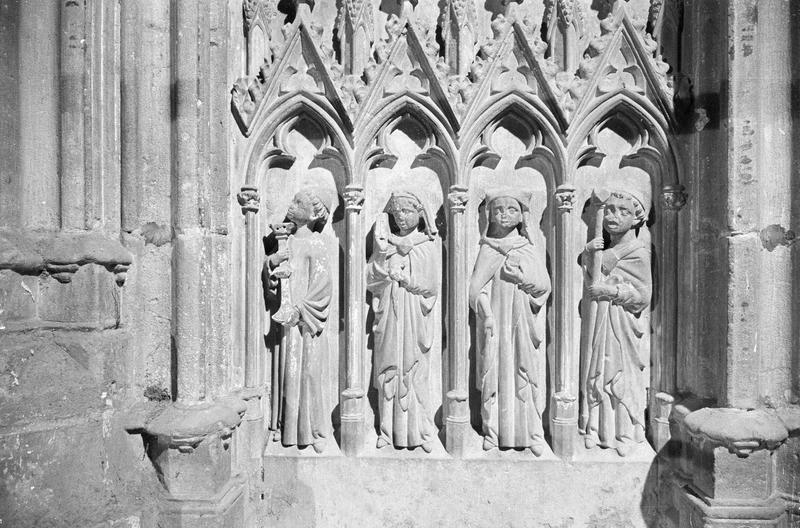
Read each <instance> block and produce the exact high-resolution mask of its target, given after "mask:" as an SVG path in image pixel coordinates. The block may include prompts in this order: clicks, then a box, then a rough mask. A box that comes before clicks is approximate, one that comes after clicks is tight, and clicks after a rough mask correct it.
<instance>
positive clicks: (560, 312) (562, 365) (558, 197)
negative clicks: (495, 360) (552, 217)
mask: <svg viewBox="0 0 800 528" xmlns="http://www.w3.org/2000/svg"><path fill="white" fill-rule="evenodd" d="M553 198H554V205H555V207H556V211H557V213H556V214H557V218H556V262H557V268H556V275H555V280H554V284H555V285H556V286H554V288H553V293H554V296H555V299H554V304H555V313H556V316H555V324H556V336H557V337H556V340H555V341H556V352H555V360H556V365H555V368H554V369H553V370H552V372H555V380H554V388H553V391H552V397H551V400H550V408H551V413H552V414H551V416H552V431H551V438H552V443H553V445H552V448H553V452H554V453H555V454H556V455H558V456H560V457H562V458H567V459H569V458H571V457H572V456H573V455H574V453H575V449H576V446H577V441H578V390H577V389H578V370H579V369H578V361H579V355H578V347H577V345H576V343H574V342H573V338H572V336H573V333H574V332H573V328H572V324H571V321H572V313H571V308H570V306H569V303H570V299H571V298H572V293H571V291H570V287H569V285H568V281H564V280H561V279H560V278H559V277H564V276H566V262H567V260H568V259H569V258H570V255H569V254H568V251H567V248H569V247H572V244H571V237H572V233H573V231H574V229H573V211H574V208H575V187H574V186H573V185H571V184H562V185H560V186H559V187H558V188H557V189H556V191H555V195H554V197H553Z"/></svg>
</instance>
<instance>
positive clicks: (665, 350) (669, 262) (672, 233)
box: [650, 185, 687, 451]
mask: <svg viewBox="0 0 800 528" xmlns="http://www.w3.org/2000/svg"><path fill="white" fill-rule="evenodd" d="M660 200H661V237H662V243H661V246H662V248H663V249H662V254H661V259H660V261H661V269H662V270H663V271H662V275H663V277H664V283H663V284H664V285H663V287H662V289H661V295H662V303H663V310H662V312H661V313H662V315H661V329H662V336H661V339H662V341H661V343H662V346H661V352H660V354H657V355H655V356H654V357H653V358H652V362H653V364H652V369H653V372H652V373H651V376H650V378H651V380H653V383H652V385H651V386H652V390H651V397H650V435H651V439H652V443H653V448H654V449H655V450H656V451H659V450H660V449H661V448H663V447H664V446H665V445H666V444H667V442H668V441H669V439H670V434H671V433H670V424H669V418H670V415H671V414H672V407H673V403H674V398H675V396H676V395H677V392H678V387H677V375H678V373H677V371H678V368H677V349H678V328H677V327H678V309H679V307H678V291H677V284H678V273H679V271H678V270H679V269H680V264H679V262H678V243H679V241H678V231H679V221H678V213H679V212H680V211H681V209H683V207H684V205H686V200H687V195H686V191H685V190H684V187H683V185H666V186H664V188H663V189H662V191H661V198H660Z"/></svg>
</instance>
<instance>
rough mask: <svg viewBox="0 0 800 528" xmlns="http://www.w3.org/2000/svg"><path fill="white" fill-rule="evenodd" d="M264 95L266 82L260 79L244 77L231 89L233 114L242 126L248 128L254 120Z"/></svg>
mask: <svg viewBox="0 0 800 528" xmlns="http://www.w3.org/2000/svg"><path fill="white" fill-rule="evenodd" d="M263 97H264V84H263V82H261V80H260V79H257V78H253V77H242V78H240V79H237V80H236V82H235V83H234V84H233V88H232V89H231V102H232V104H233V115H234V117H235V118H236V120H237V121H238V122H239V124H240V125H241V126H242V128H244V129H247V128H248V127H249V126H250V123H251V122H252V121H253V116H254V115H255V112H256V109H257V108H258V103H260V102H261V99H262V98H263Z"/></svg>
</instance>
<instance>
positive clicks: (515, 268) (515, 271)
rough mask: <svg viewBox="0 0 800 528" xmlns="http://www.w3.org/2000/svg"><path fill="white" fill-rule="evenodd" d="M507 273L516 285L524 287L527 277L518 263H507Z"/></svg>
mask: <svg viewBox="0 0 800 528" xmlns="http://www.w3.org/2000/svg"><path fill="white" fill-rule="evenodd" d="M505 272H506V275H507V276H508V278H509V279H511V282H513V283H514V284H520V285H522V283H523V282H524V280H525V276H524V275H523V274H522V268H521V267H520V266H519V263H518V262H507V263H506V269H505Z"/></svg>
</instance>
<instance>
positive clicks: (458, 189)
mask: <svg viewBox="0 0 800 528" xmlns="http://www.w3.org/2000/svg"><path fill="white" fill-rule="evenodd" d="M468 200H469V194H468V193H467V188H466V187H464V186H461V185H452V186H450V193H449V194H448V195H447V201H448V203H449V204H450V211H451V212H453V213H463V212H464V210H465V209H466V208H467V201H468Z"/></svg>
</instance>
